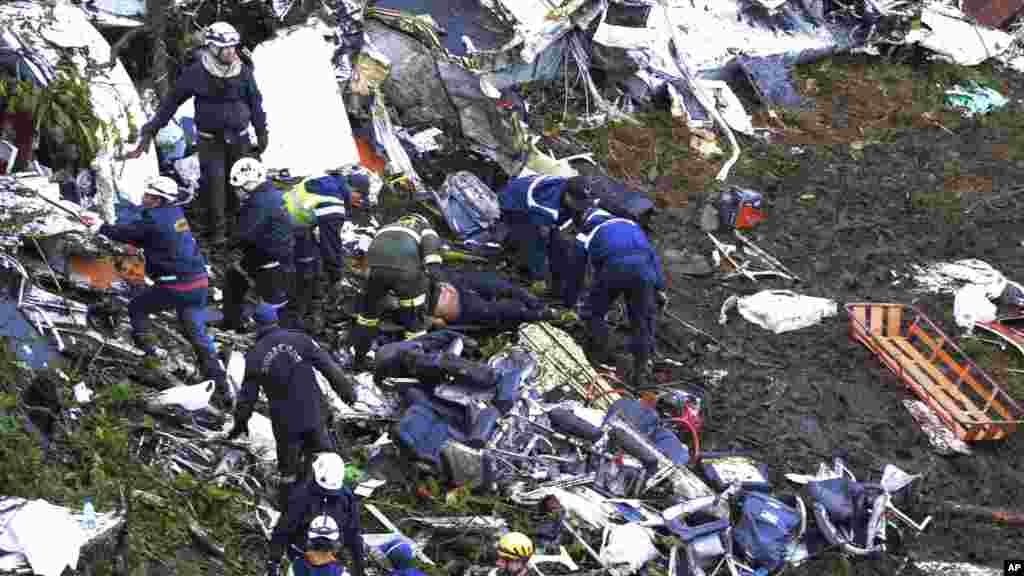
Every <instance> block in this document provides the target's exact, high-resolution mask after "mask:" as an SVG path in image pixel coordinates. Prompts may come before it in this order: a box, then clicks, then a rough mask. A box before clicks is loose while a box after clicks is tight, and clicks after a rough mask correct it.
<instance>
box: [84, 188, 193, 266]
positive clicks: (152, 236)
mask: <svg viewBox="0 0 1024 576" xmlns="http://www.w3.org/2000/svg"><path fill="white" fill-rule="evenodd" d="M99 233H100V234H103V235H104V236H107V237H108V238H111V239H113V240H117V241H118V242H128V243H131V244H135V245H136V246H138V247H140V248H142V249H143V250H145V256H146V275H147V276H149V277H150V278H151V279H152V280H153V281H154V282H156V283H157V284H164V283H175V282H187V281H188V280H191V279H195V278H197V277H199V276H202V275H205V274H206V257H205V256H203V253H202V252H200V251H199V247H198V246H197V245H196V241H195V239H194V238H193V237H192V230H191V229H190V228H189V226H188V220H186V219H185V212H184V211H183V210H182V209H181V207H179V206H162V207H159V208H147V209H145V210H143V211H142V220H140V221H139V222H136V223H133V224H120V225H110V224H104V225H103V226H101V227H100V229H99Z"/></svg>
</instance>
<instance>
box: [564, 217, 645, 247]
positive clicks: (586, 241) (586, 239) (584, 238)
mask: <svg viewBox="0 0 1024 576" xmlns="http://www.w3.org/2000/svg"><path fill="white" fill-rule="evenodd" d="M605 214H607V212H605ZM588 220H589V218H588ZM616 222H625V223H627V224H632V225H634V226H638V224H637V223H636V222H633V221H632V220H629V219H626V218H612V219H611V220H605V221H604V222H601V223H600V224H598V225H597V226H595V227H594V229H593V230H591V231H590V234H583V233H580V234H577V235H576V241H577V242H579V243H581V244H583V249H584V250H590V243H591V242H592V241H593V240H594V237H596V236H597V231H598V230H600V229H601V228H604V227H605V226H607V225H609V224H614V223H616Z"/></svg>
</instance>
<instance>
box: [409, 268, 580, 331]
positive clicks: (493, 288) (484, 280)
mask: <svg viewBox="0 0 1024 576" xmlns="http://www.w3.org/2000/svg"><path fill="white" fill-rule="evenodd" d="M427 309H428V310H431V312H432V314H433V321H432V322H433V324H434V326H435V327H439V328H440V327H444V326H447V325H458V324H469V325H482V326H488V327H495V328H501V327H515V326H517V325H519V324H520V323H522V322H572V321H575V320H576V319H577V318H576V314H575V313H574V312H572V311H570V310H567V311H564V312H558V311H557V310H555V309H553V308H548V307H546V306H544V304H543V302H541V301H540V300H538V299H537V298H535V297H534V296H533V295H531V294H530V293H529V292H527V291H526V290H523V289H522V288H519V287H518V286H515V285H513V284H512V283H511V282H508V281H507V280H504V279H502V278H500V277H499V276H498V275H497V274H495V273H493V272H476V273H473V272H464V273H461V274H456V273H449V274H447V275H446V279H445V281H440V282H433V283H432V286H431V291H430V300H429V306H428V307H427Z"/></svg>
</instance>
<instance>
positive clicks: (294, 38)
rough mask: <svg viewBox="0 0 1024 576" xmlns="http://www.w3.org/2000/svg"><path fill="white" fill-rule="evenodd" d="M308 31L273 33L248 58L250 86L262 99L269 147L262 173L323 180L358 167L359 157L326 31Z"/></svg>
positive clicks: (294, 29)
mask: <svg viewBox="0 0 1024 576" xmlns="http://www.w3.org/2000/svg"><path fill="white" fill-rule="evenodd" d="M313 22H316V24H314V25H302V26H296V27H292V28H288V29H285V30H279V31H278V32H277V37H275V38H272V39H270V40H267V41H266V42H263V43H261V44H260V45H259V46H257V47H256V49H255V50H253V52H252V60H253V66H254V67H255V73H256V82H257V84H258V85H259V88H260V91H261V92H262V93H263V108H264V110H266V112H267V130H268V131H269V133H270V147H269V148H267V150H266V152H264V153H263V163H264V164H265V165H266V166H267V168H271V169H284V168H287V169H288V170H289V171H290V172H291V174H293V175H312V174H323V173H324V172H325V171H327V170H333V169H336V168H340V167H342V166H347V165H349V164H358V163H359V151H358V149H357V148H356V143H355V140H353V138H352V127H351V126H350V125H349V122H348V113H347V112H346V110H345V103H344V100H343V99H342V96H341V92H340V91H339V88H338V83H337V82H336V81H335V79H334V69H333V67H332V65H331V57H332V55H333V54H334V47H333V45H331V44H330V43H329V42H328V41H327V40H325V39H324V36H325V35H329V34H330V32H331V31H330V29H328V28H326V26H325V25H323V24H320V23H319V20H316V19H313Z"/></svg>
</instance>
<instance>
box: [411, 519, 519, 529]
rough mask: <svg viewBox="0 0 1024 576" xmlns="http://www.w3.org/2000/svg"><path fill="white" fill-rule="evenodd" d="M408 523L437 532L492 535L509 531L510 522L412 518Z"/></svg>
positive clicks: (502, 520)
mask: <svg viewBox="0 0 1024 576" xmlns="http://www.w3.org/2000/svg"><path fill="white" fill-rule="evenodd" d="M406 521H408V522H416V523H419V524H424V525H426V526H430V527H431V528H433V529H435V530H456V531H458V532H462V533H471V532H476V533H480V532H483V533H490V532H500V531H503V530H507V529H508V522H506V521H505V519H504V518H498V517H497V516H435V517H426V516H410V517H409V518H406Z"/></svg>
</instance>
